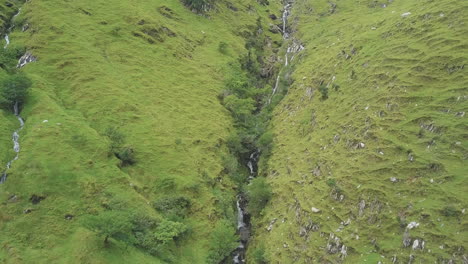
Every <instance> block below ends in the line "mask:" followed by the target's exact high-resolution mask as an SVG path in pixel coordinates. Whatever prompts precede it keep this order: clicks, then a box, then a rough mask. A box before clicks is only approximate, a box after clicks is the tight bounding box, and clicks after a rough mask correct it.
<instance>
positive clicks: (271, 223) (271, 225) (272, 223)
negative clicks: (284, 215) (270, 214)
mask: <svg viewBox="0 0 468 264" xmlns="http://www.w3.org/2000/svg"><path fill="white" fill-rule="evenodd" d="M277 220H278V218H274V219H273V220H271V222H270V224H269V225H268V227H267V231H268V232H270V231H271V230H272V229H273V225H274V224H275V223H276V221H277Z"/></svg>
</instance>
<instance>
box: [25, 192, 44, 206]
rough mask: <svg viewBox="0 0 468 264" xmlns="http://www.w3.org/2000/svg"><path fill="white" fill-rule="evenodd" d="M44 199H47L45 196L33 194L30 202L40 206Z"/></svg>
mask: <svg viewBox="0 0 468 264" xmlns="http://www.w3.org/2000/svg"><path fill="white" fill-rule="evenodd" d="M44 199H45V197H44V196H39V195H36V194H33V195H32V196H31V198H29V201H31V203H32V204H38V203H40V202H41V201H42V200H44Z"/></svg>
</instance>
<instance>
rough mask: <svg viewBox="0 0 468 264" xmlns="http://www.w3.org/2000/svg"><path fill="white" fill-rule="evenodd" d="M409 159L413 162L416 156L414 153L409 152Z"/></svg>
mask: <svg viewBox="0 0 468 264" xmlns="http://www.w3.org/2000/svg"><path fill="white" fill-rule="evenodd" d="M408 161H410V162H413V161H414V156H413V154H412V153H408Z"/></svg>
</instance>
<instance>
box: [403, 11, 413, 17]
mask: <svg viewBox="0 0 468 264" xmlns="http://www.w3.org/2000/svg"><path fill="white" fill-rule="evenodd" d="M409 15H411V12H406V13H403V14H401V17H407V16H409Z"/></svg>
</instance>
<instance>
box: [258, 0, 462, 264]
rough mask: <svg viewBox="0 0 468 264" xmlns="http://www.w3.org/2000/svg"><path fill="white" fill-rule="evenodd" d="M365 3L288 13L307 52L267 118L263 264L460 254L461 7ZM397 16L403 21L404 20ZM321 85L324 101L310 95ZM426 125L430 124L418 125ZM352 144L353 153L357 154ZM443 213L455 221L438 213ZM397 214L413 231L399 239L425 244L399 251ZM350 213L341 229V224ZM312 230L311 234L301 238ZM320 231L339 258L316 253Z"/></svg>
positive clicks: (318, 5) (322, 243)
mask: <svg viewBox="0 0 468 264" xmlns="http://www.w3.org/2000/svg"><path fill="white" fill-rule="evenodd" d="M380 2H381V3H384V1H380ZM373 3H375V2H374V1H360V2H356V1H346V0H342V1H337V2H336V4H337V8H336V10H335V12H334V13H333V14H330V13H329V10H330V5H329V4H328V1H300V2H298V3H297V4H296V6H295V9H294V14H295V16H296V17H297V18H298V22H297V23H296V24H295V27H296V29H297V33H296V37H298V38H300V39H301V40H302V41H303V43H304V44H305V46H306V50H305V52H304V55H303V57H302V58H301V59H300V61H296V63H295V65H294V66H295V71H294V74H293V79H294V83H293V84H292V85H291V86H290V87H289V90H288V94H287V95H286V97H285V98H284V99H283V101H282V102H281V103H280V105H279V106H278V107H277V108H276V110H275V113H274V116H275V117H274V118H273V121H272V131H273V133H274V135H275V137H274V147H273V153H272V156H271V158H270V159H269V160H268V167H269V168H268V170H267V171H265V173H267V174H268V179H269V182H270V184H271V186H272V189H273V199H272V200H271V201H270V202H269V204H268V205H267V208H266V209H265V210H264V212H263V214H264V215H263V217H261V218H259V219H256V220H255V223H256V231H255V237H254V241H253V243H252V245H251V246H250V247H249V249H250V251H249V253H250V257H252V255H253V251H254V250H255V248H258V247H264V248H265V252H266V255H267V256H269V259H270V261H271V263H293V262H294V263H337V262H344V263H377V262H378V261H382V262H383V263H387V262H388V263H391V260H390V258H391V257H392V256H393V255H396V256H397V257H398V263H407V262H408V260H409V256H410V254H413V255H414V256H415V257H416V258H415V262H414V263H434V261H439V262H441V261H442V260H445V261H448V260H449V259H452V258H453V259H454V260H455V261H456V262H461V261H462V260H461V259H462V257H463V255H465V256H466V252H464V251H463V247H464V246H466V245H467V243H468V240H467V237H468V230H467V220H466V214H462V213H461V211H462V209H464V208H467V207H468V196H467V193H468V189H467V177H466V166H467V161H466V160H467V155H468V145H467V140H466V139H467V136H468V134H467V131H468V130H467V128H468V126H467V124H468V123H467V121H466V115H465V116H464V117H460V116H457V113H459V112H463V111H466V109H468V101H467V95H468V94H467V93H468V90H467V88H466V87H467V84H468V82H467V78H466V69H465V68H462V66H463V65H466V61H467V59H468V57H467V53H466V50H467V40H466V37H465V36H466V35H467V34H468V31H467V27H466V23H467V19H466V12H467V10H468V6H467V5H466V3H461V2H459V1H450V0H444V1H422V2H421V1H395V2H394V3H390V4H388V3H387V4H388V6H387V7H386V8H382V7H380V5H377V7H375V8H374V7H372V6H373ZM405 12H411V15H409V16H408V17H402V16H401V14H403V13H405ZM346 57H348V58H346ZM322 81H323V83H324V85H328V99H324V98H322V96H321V93H320V92H319V88H320V83H321V82H322ZM333 84H336V85H339V88H338V89H334V88H333ZM447 110H449V112H448V113H447ZM430 124H433V125H434V126H435V127H436V129H432V131H429V130H431V128H430V127H429V125H430ZM335 136H337V137H336V138H335ZM335 139H336V140H335ZM361 142H362V143H364V145H365V146H364V148H356V146H357V145H358V144H359V143H361ZM431 142H433V143H432V144H431ZM379 152H382V153H383V154H380V153H379ZM410 156H412V157H413V158H414V160H413V161H409V157H410ZM391 177H396V178H397V179H398V182H397V183H392V182H391V181H390V178H391ZM431 179H433V183H431ZM330 182H335V183H336V187H335V186H330V184H327V183H330ZM341 194H342V195H343V197H344V199H343V200H342V201H340V195H341ZM362 200H363V201H365V203H366V206H365V209H364V211H363V213H362V215H359V209H358V204H359V202H360V201H362ZM447 206H453V208H455V209H456V211H457V213H459V216H458V217H457V216H455V217H446V216H444V215H443V208H445V207H447ZM312 207H315V208H319V209H320V210H321V212H320V213H314V212H312V209H311V208H312ZM398 216H399V217H401V219H402V221H403V222H404V223H405V224H408V223H409V222H411V221H417V222H419V223H420V226H419V227H417V228H415V229H413V230H411V231H410V237H411V238H412V239H415V238H419V239H421V238H422V239H423V240H424V241H425V242H426V246H425V249H424V250H415V251H414V250H411V249H410V248H403V246H402V245H403V244H402V240H403V233H404V227H403V228H401V227H400V225H399V223H398V221H397V217H398ZM275 218H277V219H278V220H277V221H276V223H275V224H273V229H272V231H270V232H269V231H267V230H266V227H268V226H269V225H270V222H271V221H272V220H273V219H275ZM348 218H349V219H351V223H350V224H349V225H348V226H345V227H343V228H340V223H341V222H346V221H347V219H348ZM310 223H313V224H317V225H318V226H319V229H318V230H317V231H312V230H310V231H309V232H308V235H306V236H300V230H301V227H307V226H308V225H309V224H310ZM338 229H341V230H338ZM337 230H338V231H337ZM330 233H334V234H335V235H336V236H338V237H339V238H340V239H341V241H342V242H343V243H344V244H345V245H346V246H347V247H348V256H347V258H346V259H345V260H344V261H343V260H341V259H340V257H339V254H328V253H327V252H326V246H327V241H328V238H329V234H330ZM357 236H359V239H357ZM373 240H375V242H374V243H373V242H372V241H373ZM440 246H443V249H440V248H439V247H440ZM460 247H461V250H460Z"/></svg>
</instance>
